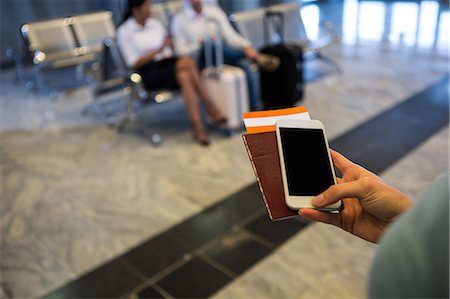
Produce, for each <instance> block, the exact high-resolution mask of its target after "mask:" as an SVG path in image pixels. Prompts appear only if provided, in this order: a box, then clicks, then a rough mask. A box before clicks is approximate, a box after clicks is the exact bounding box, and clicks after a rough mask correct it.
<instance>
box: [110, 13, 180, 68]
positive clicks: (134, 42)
mask: <svg viewBox="0 0 450 299" xmlns="http://www.w3.org/2000/svg"><path fill="white" fill-rule="evenodd" d="M166 37H167V30H166V29H165V28H164V25H163V24H162V23H161V22H160V21H159V20H157V19H154V18H149V19H147V21H146V22H145V26H141V25H140V24H138V23H137V22H136V21H135V19H134V18H132V17H130V18H129V19H128V20H126V21H125V23H123V24H122V25H120V26H119V28H118V29H117V35H116V38H117V45H118V46H119V49H120V51H121V52H122V56H123V58H124V59H125V62H126V63H127V65H128V67H130V68H131V67H133V65H134V64H135V63H136V61H137V60H138V59H139V57H141V56H143V55H145V54H147V53H149V52H151V51H155V50H157V49H159V48H160V47H161V45H162V44H163V43H164V40H165V38H166ZM171 56H173V53H172V50H171V49H170V48H169V47H166V48H165V49H164V51H162V52H161V53H158V54H157V55H156V56H155V58H154V60H161V59H164V58H168V57H171Z"/></svg>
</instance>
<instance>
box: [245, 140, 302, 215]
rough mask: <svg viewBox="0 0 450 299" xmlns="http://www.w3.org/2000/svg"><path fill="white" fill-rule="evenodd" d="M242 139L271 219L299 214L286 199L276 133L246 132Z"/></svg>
mask: <svg viewBox="0 0 450 299" xmlns="http://www.w3.org/2000/svg"><path fill="white" fill-rule="evenodd" d="M242 139H243V141H244V144H245V148H246V150H247V154H248V157H249V159H250V163H251V165H252V167H253V171H254V173H255V176H256V180H257V182H258V186H259V189H260V191H261V195H262V198H263V201H264V204H265V206H266V209H267V212H268V214H269V218H270V220H272V221H277V220H282V219H287V218H292V217H296V216H298V213H297V211H294V210H291V209H289V207H288V206H287V205H286V202H285V199H284V189H283V181H282V176H281V164H280V157H279V155H278V145H277V136H276V133H275V132H274V131H270V132H263V133H253V134H244V135H242Z"/></svg>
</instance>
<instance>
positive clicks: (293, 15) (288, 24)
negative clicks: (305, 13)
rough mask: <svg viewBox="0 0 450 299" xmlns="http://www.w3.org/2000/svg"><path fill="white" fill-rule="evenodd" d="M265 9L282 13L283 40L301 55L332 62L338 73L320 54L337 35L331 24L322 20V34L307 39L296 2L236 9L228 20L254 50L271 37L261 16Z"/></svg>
mask: <svg viewBox="0 0 450 299" xmlns="http://www.w3.org/2000/svg"><path fill="white" fill-rule="evenodd" d="M267 12H276V13H281V14H282V15H283V21H284V24H283V34H284V36H283V39H284V42H285V43H288V44H292V45H295V46H299V47H301V48H302V49H303V52H304V53H305V57H308V56H309V57H313V58H319V59H322V60H324V61H326V62H327V63H330V64H332V65H333V66H334V67H335V68H336V69H337V70H338V71H339V72H340V71H341V70H342V68H341V67H340V65H339V64H338V63H336V62H335V61H333V60H332V59H331V58H329V57H327V56H325V55H324V54H323V53H322V50H323V49H324V48H326V47H329V46H331V45H333V44H335V43H337V42H338V41H339V36H338V34H337V33H336V31H335V30H334V28H333V26H332V24H331V23H330V22H326V23H325V26H324V27H325V28H323V30H322V31H324V32H326V34H324V35H323V36H320V37H319V38H318V39H315V40H311V39H309V38H308V35H307V32H306V30H305V25H304V23H303V20H302V17H301V14H300V5H299V4H298V3H297V2H294V3H283V4H277V5H272V6H269V7H266V8H258V9H253V10H249V11H243V12H237V13H234V14H232V15H231V16H230V20H231V22H232V23H233V25H234V26H235V27H236V29H237V30H238V31H239V32H240V33H241V34H242V35H243V36H244V37H245V38H247V39H249V40H250V42H251V43H252V45H253V46H254V47H255V48H256V49H261V48H262V47H263V46H265V45H267V44H268V43H271V42H273V41H274V40H273V39H272V37H273V36H274V32H272V31H271V28H268V32H266V33H265V32H264V26H265V25H264V18H265V15H266V13H267Z"/></svg>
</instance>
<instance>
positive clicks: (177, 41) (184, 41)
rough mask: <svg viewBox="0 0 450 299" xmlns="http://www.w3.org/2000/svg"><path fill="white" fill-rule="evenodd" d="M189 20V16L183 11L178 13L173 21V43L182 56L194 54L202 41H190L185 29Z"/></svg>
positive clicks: (176, 51) (177, 52) (178, 53)
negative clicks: (185, 15) (186, 16)
mask: <svg viewBox="0 0 450 299" xmlns="http://www.w3.org/2000/svg"><path fill="white" fill-rule="evenodd" d="M187 21H188V20H187V18H185V17H184V15H183V14H182V13H181V14H178V15H176V16H175V17H174V19H173V21H172V26H171V31H172V37H173V45H174V49H175V53H176V54H177V55H180V56H192V55H194V54H195V52H197V51H198V49H199V48H200V43H199V42H198V41H190V40H189V36H188V35H187V34H186V32H185V30H183V28H184V26H185V25H186V24H185V22H187Z"/></svg>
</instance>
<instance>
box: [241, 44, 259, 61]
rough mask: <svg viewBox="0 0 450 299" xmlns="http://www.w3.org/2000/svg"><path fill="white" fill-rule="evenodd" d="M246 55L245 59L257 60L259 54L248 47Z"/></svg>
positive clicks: (245, 50) (245, 51) (245, 49)
mask: <svg viewBox="0 0 450 299" xmlns="http://www.w3.org/2000/svg"><path fill="white" fill-rule="evenodd" d="M244 54H245V57H247V59H250V60H255V58H256V54H257V53H256V50H255V49H253V47H251V46H247V47H245V48H244Z"/></svg>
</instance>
